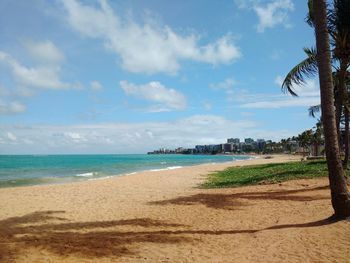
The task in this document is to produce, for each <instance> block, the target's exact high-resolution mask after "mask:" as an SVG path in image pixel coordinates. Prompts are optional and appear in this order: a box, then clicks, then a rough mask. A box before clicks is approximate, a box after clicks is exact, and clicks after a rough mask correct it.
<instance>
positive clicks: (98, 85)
mask: <svg viewBox="0 0 350 263" xmlns="http://www.w3.org/2000/svg"><path fill="white" fill-rule="evenodd" d="M90 88H91V90H92V91H101V90H103V87H102V85H101V83H100V82H98V81H91V83H90Z"/></svg>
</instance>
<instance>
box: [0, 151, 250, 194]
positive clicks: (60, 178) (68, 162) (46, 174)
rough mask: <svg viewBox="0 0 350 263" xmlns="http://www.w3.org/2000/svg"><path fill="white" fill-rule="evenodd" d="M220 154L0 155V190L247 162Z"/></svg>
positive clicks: (240, 158) (236, 157)
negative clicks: (203, 165) (240, 161)
mask: <svg viewBox="0 0 350 263" xmlns="http://www.w3.org/2000/svg"><path fill="white" fill-rule="evenodd" d="M249 158H250V157H249V156H222V155H147V154H123V155H122V154H116V155H0V187H13V186H24V185H37V184H53V183H64V182H73V181H83V180H96V179H101V178H105V177H108V176H117V175H125V174H130V173H134V172H138V171H145V170H161V169H176V168H179V167H182V166H188V165H196V164H202V163H218V162H228V161H234V160H244V159H249Z"/></svg>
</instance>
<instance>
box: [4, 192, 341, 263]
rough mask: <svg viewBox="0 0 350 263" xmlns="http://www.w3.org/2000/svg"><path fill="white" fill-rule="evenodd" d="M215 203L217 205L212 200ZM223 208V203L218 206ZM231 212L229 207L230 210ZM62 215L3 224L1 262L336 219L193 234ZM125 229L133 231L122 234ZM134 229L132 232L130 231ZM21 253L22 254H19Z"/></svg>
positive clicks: (213, 203)
mask: <svg viewBox="0 0 350 263" xmlns="http://www.w3.org/2000/svg"><path fill="white" fill-rule="evenodd" d="M321 189H325V187H318V188H313V189H305V190H291V191H278V192H276V191H275V192H259V193H237V194H231V195H219V194H215V195H213V194H202V195H194V196H189V197H180V198H176V199H172V200H165V201H160V202H155V203H153V204H160V205H166V204H183V205H187V204H196V203H200V204H205V205H207V206H208V207H212V208H219V209H231V208H232V206H238V205H241V204H240V203H237V202H236V201H232V200H234V199H235V198H241V199H253V200H256V199H262V200H265V199H274V200H292V201H313V200H317V199H324V197H323V196H318V197H313V198H311V197H309V196H290V194H299V193H307V192H308V191H316V190H321ZM213 199H214V200H213ZM220 203H221V204H220ZM230 207H231V208H230ZM64 213H65V212H64V211H40V212H35V213H31V214H27V215H24V216H19V217H11V218H8V219H5V220H1V221H0V262H9V261H15V258H16V255H17V254H21V253H22V254H23V251H24V250H26V249H31V248H34V249H39V250H45V251H48V252H50V253H54V254H56V255H58V256H69V255H73V256H79V257H84V258H92V259H96V258H100V257H112V258H120V257H122V256H127V255H129V256H138V255H137V253H138V252H137V251H140V249H137V248H139V247H140V246H141V247H142V245H143V244H144V243H158V244H164V243H165V244H178V243H184V242H200V237H198V238H197V237H196V235H213V236H215V235H234V234H253V233H256V232H259V231H273V230H279V229H287V228H306V227H319V226H324V225H329V224H332V223H334V222H336V220H334V219H333V218H327V219H324V220H319V221H315V222H307V223H302V224H286V225H276V226H272V227H268V228H264V229H243V230H240V229H233V230H231V229H228V230H217V231H213V230H209V229H201V230H197V229H191V227H195V226H185V225H180V224H174V223H168V222H164V221H160V220H154V219H150V218H137V219H129V220H112V221H96V222H70V221H69V220H67V219H65V218H64V217H63V216H64ZM123 226H129V228H128V229H126V230H125V228H124V230H123ZM130 226H131V227H133V230H132V231H130ZM21 251H22V252H21Z"/></svg>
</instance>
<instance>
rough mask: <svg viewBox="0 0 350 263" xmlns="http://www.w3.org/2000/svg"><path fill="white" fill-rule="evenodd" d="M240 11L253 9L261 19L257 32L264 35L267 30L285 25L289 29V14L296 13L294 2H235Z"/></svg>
mask: <svg viewBox="0 0 350 263" xmlns="http://www.w3.org/2000/svg"><path fill="white" fill-rule="evenodd" d="M235 3H236V5H237V6H238V8H240V9H252V10H254V12H255V13H256V15H257V16H258V19H259V23H258V25H257V27H256V28H257V31H258V32H259V33H263V32H264V31H265V29H267V28H273V27H275V26H277V25H283V26H284V27H286V28H289V27H290V26H291V24H290V23H289V12H291V11H294V4H293V1H292V0H268V1H262V0H246V1H244V0H235Z"/></svg>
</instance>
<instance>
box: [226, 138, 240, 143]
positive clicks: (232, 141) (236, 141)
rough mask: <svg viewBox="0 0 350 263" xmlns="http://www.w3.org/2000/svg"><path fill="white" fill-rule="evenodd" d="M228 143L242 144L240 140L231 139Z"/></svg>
mask: <svg viewBox="0 0 350 263" xmlns="http://www.w3.org/2000/svg"><path fill="white" fill-rule="evenodd" d="M227 143H235V144H238V143H240V140H239V138H229V139H227Z"/></svg>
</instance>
